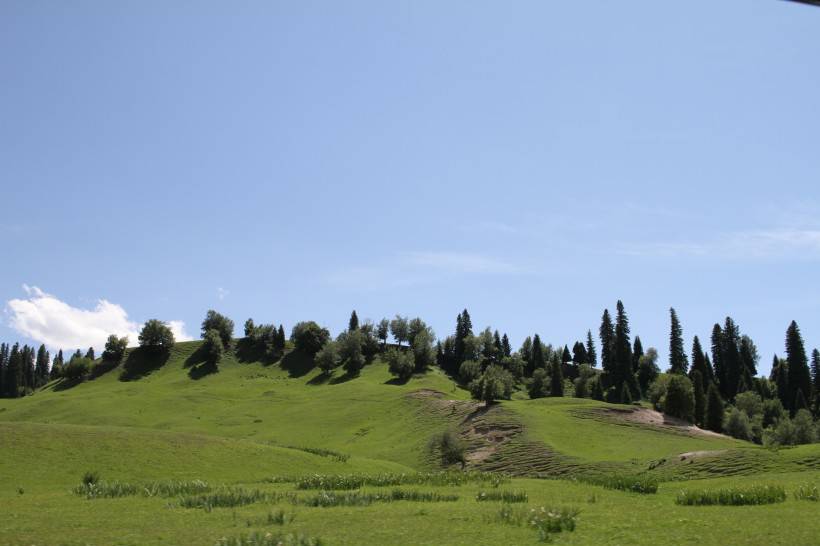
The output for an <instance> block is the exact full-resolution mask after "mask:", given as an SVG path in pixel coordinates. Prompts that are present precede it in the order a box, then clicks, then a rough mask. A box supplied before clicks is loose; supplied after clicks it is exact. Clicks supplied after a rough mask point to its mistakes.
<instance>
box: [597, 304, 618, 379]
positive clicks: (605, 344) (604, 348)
mask: <svg viewBox="0 0 820 546" xmlns="http://www.w3.org/2000/svg"><path fill="white" fill-rule="evenodd" d="M599 335H600V337H601V367H602V368H603V369H604V371H605V372H607V373H613V372H614V370H615V354H614V353H615V351H614V340H615V328H614V327H613V326H612V318H610V316H609V309H604V315H603V316H602V317H601V328H600V330H599Z"/></svg>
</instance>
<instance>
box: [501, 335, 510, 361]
mask: <svg viewBox="0 0 820 546" xmlns="http://www.w3.org/2000/svg"><path fill="white" fill-rule="evenodd" d="M501 348H502V350H503V352H504V356H512V346H511V345H510V338H508V337H507V334H504V335H503V336H501Z"/></svg>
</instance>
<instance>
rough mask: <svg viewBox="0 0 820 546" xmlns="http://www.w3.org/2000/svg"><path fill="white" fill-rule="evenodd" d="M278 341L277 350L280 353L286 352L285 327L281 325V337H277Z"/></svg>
mask: <svg viewBox="0 0 820 546" xmlns="http://www.w3.org/2000/svg"><path fill="white" fill-rule="evenodd" d="M276 337H277V338H278V339H277V340H276V341H277V349H279V350H280V351H284V350H285V327H284V326H282V325H281V324H280V325H279V335H277V336H276Z"/></svg>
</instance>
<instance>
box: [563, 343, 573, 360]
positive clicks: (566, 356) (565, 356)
mask: <svg viewBox="0 0 820 546" xmlns="http://www.w3.org/2000/svg"><path fill="white" fill-rule="evenodd" d="M569 362H572V354H571V353H570V352H569V347H567V346H566V345H564V351H563V352H562V353H561V364H568V363H569Z"/></svg>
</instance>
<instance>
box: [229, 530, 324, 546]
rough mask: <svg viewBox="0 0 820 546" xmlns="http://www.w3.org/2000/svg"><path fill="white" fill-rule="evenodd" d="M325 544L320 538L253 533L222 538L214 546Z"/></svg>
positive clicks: (320, 545)
mask: <svg viewBox="0 0 820 546" xmlns="http://www.w3.org/2000/svg"><path fill="white" fill-rule="evenodd" d="M324 544H325V543H324V542H323V541H322V540H321V539H319V538H311V537H307V536H304V535H291V534H288V535H281V534H273V533H265V534H262V533H259V532H253V533H251V534H249V535H239V536H238V537H230V538H228V537H222V538H220V539H219V540H217V541H216V543H215V544H214V546H324Z"/></svg>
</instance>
